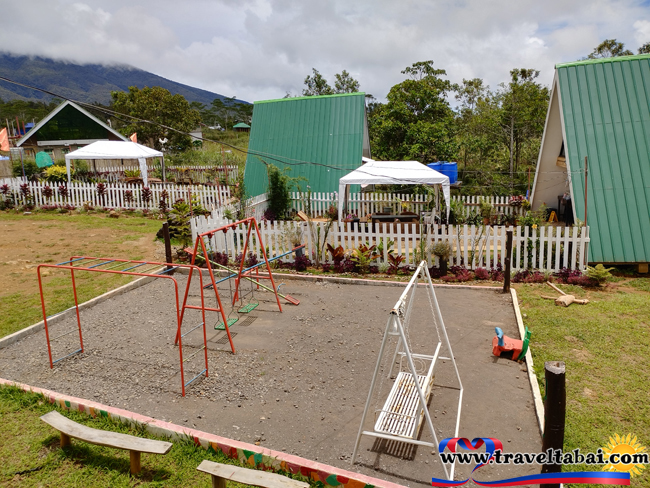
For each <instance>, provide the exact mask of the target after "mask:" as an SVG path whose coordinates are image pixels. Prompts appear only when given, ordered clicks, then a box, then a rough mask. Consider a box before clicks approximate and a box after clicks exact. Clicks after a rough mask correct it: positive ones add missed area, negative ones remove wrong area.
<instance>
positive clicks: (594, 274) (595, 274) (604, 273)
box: [585, 264, 614, 286]
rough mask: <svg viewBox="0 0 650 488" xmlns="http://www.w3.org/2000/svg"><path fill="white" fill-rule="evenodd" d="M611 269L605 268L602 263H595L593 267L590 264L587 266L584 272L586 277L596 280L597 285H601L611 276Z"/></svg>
mask: <svg viewBox="0 0 650 488" xmlns="http://www.w3.org/2000/svg"><path fill="white" fill-rule="evenodd" d="M613 269H614V268H606V267H605V266H603V265H602V264H597V265H596V267H593V268H592V267H591V266H587V272H586V273H585V274H586V275H587V277H588V278H590V279H591V280H594V281H597V282H598V285H601V286H602V285H603V284H604V283H605V282H607V281H608V280H609V279H610V278H611V277H612V273H610V271H611V270H613Z"/></svg>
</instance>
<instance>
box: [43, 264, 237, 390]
mask: <svg viewBox="0 0 650 488" xmlns="http://www.w3.org/2000/svg"><path fill="white" fill-rule="evenodd" d="M84 260H86V262H85V263H81V265H77V266H75V265H74V264H73V263H78V262H79V261H84ZM96 261H104V262H102V263H100V264H95V265H93V266H88V264H90V263H92V262H96ZM114 262H117V263H118V264H116V265H113V266H111V267H109V268H103V269H102V268H101V267H100V266H103V265H106V264H110V263H114ZM129 264H134V266H130V267H128V268H125V269H121V270H117V269H115V268H117V267H120V266H122V265H127V266H128V265H129ZM146 265H150V266H153V267H152V268H149V269H147V270H145V271H140V272H138V271H129V270H131V269H134V268H137V267H140V266H146ZM168 266H173V269H178V268H184V269H188V270H189V275H188V279H187V286H186V289H185V297H184V300H183V306H185V305H186V302H187V297H188V294H189V289H190V284H191V279H192V274H193V272H194V271H195V270H196V271H197V272H198V275H199V287H200V290H201V306H200V307H187V308H196V309H199V310H201V314H202V324H201V325H203V351H204V360H205V368H204V369H203V371H202V372H201V373H199V374H198V375H197V376H196V377H194V378H193V379H192V380H190V381H189V382H188V383H185V370H184V366H183V363H184V361H183V344H182V340H181V339H182V337H183V336H185V335H186V334H181V328H182V324H183V313H182V312H184V309H183V310H181V308H180V301H179V298H178V282H177V281H176V279H175V278H174V277H173V276H168V275H166V274H164V273H167V272H168V271H170V270H169V269H168V270H167V271H165V272H163V273H151V271H153V270H154V269H155V268H160V267H168ZM41 268H54V269H68V270H70V276H71V279H72V290H73V294H74V302H75V306H74V307H71V308H70V309H68V310H71V309H72V308H74V309H75V311H76V316H77V328H78V330H79V345H80V348H79V349H78V350H76V351H74V352H72V353H70V354H67V355H65V356H63V357H61V358H58V359H55V360H53V359H52V344H51V341H52V340H55V339H58V338H59V337H62V336H58V337H56V338H54V339H50V331H49V327H48V323H47V319H48V318H51V317H54V316H56V315H58V314H55V315H52V316H51V317H48V316H47V313H46V310H45V295H44V293H43V278H42V276H41ZM75 271H77V272H79V271H89V272H94V273H110V274H118V275H129V276H140V277H145V276H147V277H150V278H162V279H166V280H171V281H172V283H173V284H174V296H175V299H176V322H177V327H176V337H177V340H176V343H177V344H178V354H179V360H180V373H181V387H182V388H181V391H182V395H183V396H185V387H186V386H187V385H189V384H190V383H191V382H192V381H194V380H195V379H196V378H198V377H199V376H201V375H202V374H203V373H205V376H206V378H207V377H208V376H209V372H208V341H207V333H206V330H205V311H206V310H212V309H209V308H207V307H206V306H205V297H204V294H203V275H202V274H201V270H200V268H199V267H198V266H194V264H171V263H163V262H158V261H136V260H130V259H113V258H97V257H89V256H72V257H71V258H70V260H68V261H64V262H63V263H60V264H39V265H38V266H37V267H36V274H37V276H38V290H39V293H40V296H41V310H42V312H43V324H44V326H45V339H46V341H47V354H48V358H49V361H50V368H54V364H55V363H57V362H59V361H61V360H63V359H65V358H67V357H69V356H72V355H74V354H77V353H79V352H83V351H84V345H83V334H82V330H81V316H80V313H79V299H78V295H77V285H76V281H75ZM217 298H218V295H217ZM219 306H220V308H222V307H221V303H220V302H219ZM222 313H223V312H222ZM198 327H200V326H197V327H194V328H193V329H192V330H190V331H189V332H192V331H193V330H196V329H197V328H198ZM189 332H188V333H189ZM66 334H67V333H66ZM233 353H234V349H233ZM192 356H193V355H190V358H191V357H192ZM188 359H189V358H188Z"/></svg>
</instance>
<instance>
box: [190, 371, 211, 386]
mask: <svg viewBox="0 0 650 488" xmlns="http://www.w3.org/2000/svg"><path fill="white" fill-rule="evenodd" d="M206 371H207V369H204V370H203V371H201V372H200V373H199V374H197V375H196V376H195V377H194V378H192V379H191V380H190V381H188V382H187V383H185V386H187V385H189V384H190V383H191V382H192V381H194V380H195V379H197V378H198V377H199V376H201V375H202V374H203V373H205V372H206Z"/></svg>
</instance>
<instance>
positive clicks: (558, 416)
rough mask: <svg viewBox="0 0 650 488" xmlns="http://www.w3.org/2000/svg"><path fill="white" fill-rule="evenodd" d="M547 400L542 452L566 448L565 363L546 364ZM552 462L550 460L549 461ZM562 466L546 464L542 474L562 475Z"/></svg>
mask: <svg viewBox="0 0 650 488" xmlns="http://www.w3.org/2000/svg"><path fill="white" fill-rule="evenodd" d="M544 369H545V372H544V377H545V380H546V400H545V401H544V436H543V438H542V452H547V450H548V449H551V450H556V449H559V450H560V451H562V449H563V448H564V420H565V414H566V389H565V366H564V362H563V361H547V362H546V363H544ZM549 461H550V460H549ZM560 472H562V465H561V464H553V463H550V462H549V463H546V464H544V465H543V466H542V473H560ZM539 486H540V488H559V487H560V485H559V483H544V484H540V485H539Z"/></svg>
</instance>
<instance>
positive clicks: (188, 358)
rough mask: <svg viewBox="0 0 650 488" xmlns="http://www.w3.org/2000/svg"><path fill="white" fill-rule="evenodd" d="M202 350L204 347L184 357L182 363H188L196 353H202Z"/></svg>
mask: <svg viewBox="0 0 650 488" xmlns="http://www.w3.org/2000/svg"><path fill="white" fill-rule="evenodd" d="M203 349H205V346H201V347H200V348H199V350H198V351H196V352H193V353H192V354H190V355H189V356H188V357H186V358H185V359H183V362H185V361H189V360H190V359H192V358H193V357H194V356H196V355H197V354H198V353H200V352H201V351H203Z"/></svg>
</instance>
